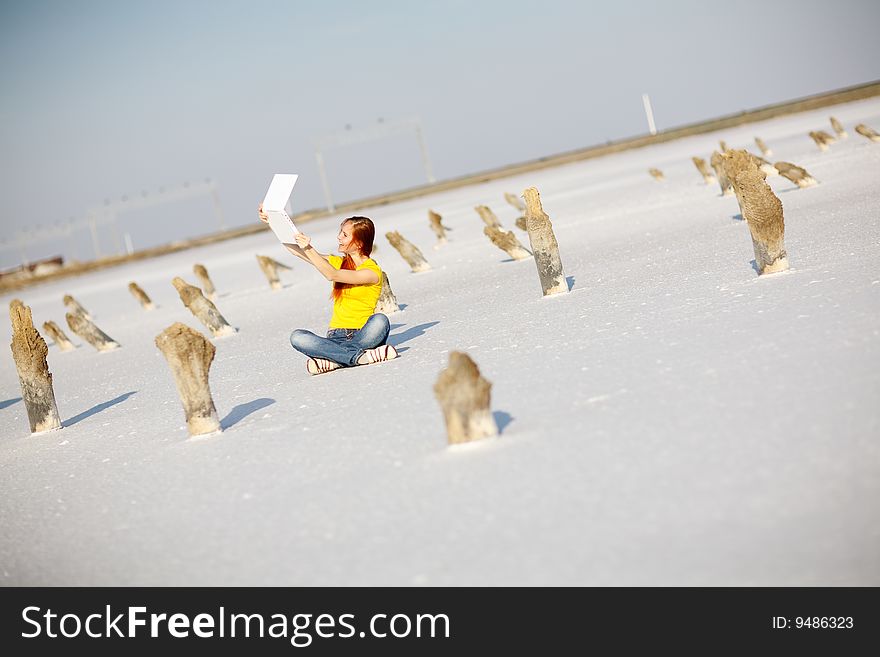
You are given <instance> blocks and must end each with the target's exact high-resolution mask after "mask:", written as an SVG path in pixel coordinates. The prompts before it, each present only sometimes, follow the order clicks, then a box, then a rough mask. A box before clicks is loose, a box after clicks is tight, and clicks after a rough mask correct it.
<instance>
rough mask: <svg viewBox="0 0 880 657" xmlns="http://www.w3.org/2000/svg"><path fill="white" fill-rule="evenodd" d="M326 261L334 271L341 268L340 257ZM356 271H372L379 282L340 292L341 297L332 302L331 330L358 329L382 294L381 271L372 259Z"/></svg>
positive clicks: (332, 256)
mask: <svg viewBox="0 0 880 657" xmlns="http://www.w3.org/2000/svg"><path fill="white" fill-rule="evenodd" d="M327 260H328V262H329V263H330V264H331V265H333V268H334V269H339V268H340V267H342V258H341V257H340V256H335V255H331V256H328V258H327ZM357 269H358V270H360V269H372V270H373V271H374V272H376V274H377V275H378V276H379V281H378V282H377V283H375V284H374V285H352V286H351V287H349V288H346V289H344V290H342V296H341V297H340V298H339V300H337V301H334V302H333V317H331V318H330V328H332V329H334V328H348V329H359V328H361V327H363V325H364V324H366V323H367V320H368V319H370V315H372V314H373V312H374V311H375V310H376V302H377V301H379V295H380V294H381V293H382V270H381V269H379V265H377V264H376V261H375V260H373V259H372V258H367V259H366V260H364V262H363V264H361V265H360V266H359V267H358V268H357Z"/></svg>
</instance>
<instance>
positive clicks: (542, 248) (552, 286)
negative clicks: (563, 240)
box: [523, 187, 568, 297]
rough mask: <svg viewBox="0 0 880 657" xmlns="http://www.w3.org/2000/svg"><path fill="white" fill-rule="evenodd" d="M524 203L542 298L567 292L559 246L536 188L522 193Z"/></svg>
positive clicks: (529, 188)
mask: <svg viewBox="0 0 880 657" xmlns="http://www.w3.org/2000/svg"><path fill="white" fill-rule="evenodd" d="M523 198H524V199H525V201H526V226H527V228H528V231H529V244H530V245H531V247H532V253H533V254H534V255H535V264H536V265H537V267H538V278H540V279H541V289H542V290H543V293H544V296H545V297H546V296H550V295H552V294H561V293H563V292H568V282H567V281H566V280H565V271H564V270H563V269H562V258H560V257H559V244H558V243H557V242H556V235H554V234H553V224H551V223H550V217H548V216H547V214H546V213H545V212H544V209H543V208H542V207H541V195H540V194H539V193H538V190H537V188H535V187H528V188H527V189H526V190H525V191H523Z"/></svg>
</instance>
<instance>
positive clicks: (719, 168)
mask: <svg viewBox="0 0 880 657" xmlns="http://www.w3.org/2000/svg"><path fill="white" fill-rule="evenodd" d="M709 164H710V165H711V167H712V168H713V169H714V170H715V176H716V177H717V178H718V185H719V186H720V187H721V195H722V196H732V195H733V186H732V185H731V184H730V181H729V180H728V179H727V175H726V174H725V173H724V157H723V156H722V155H721V153H719V152H718V151H712V157H711V158H710V159H709Z"/></svg>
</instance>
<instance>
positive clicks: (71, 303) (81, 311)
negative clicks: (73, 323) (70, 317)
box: [63, 294, 92, 321]
mask: <svg viewBox="0 0 880 657" xmlns="http://www.w3.org/2000/svg"><path fill="white" fill-rule="evenodd" d="M63 301H64V306H65V307H66V308H67V309H68V310H69V311H70V312H72V313H74V314H76V315H82V316H83V317H85V318H86V319H88V320H89V321H91V319H92V316H91V315H90V314H89V311H87V310H86V309H85V308H83V307H82V305H80V303H79V301H77V300H76V299H74V298H73V297H72V296H70V295H69V294H65V295H64V299H63Z"/></svg>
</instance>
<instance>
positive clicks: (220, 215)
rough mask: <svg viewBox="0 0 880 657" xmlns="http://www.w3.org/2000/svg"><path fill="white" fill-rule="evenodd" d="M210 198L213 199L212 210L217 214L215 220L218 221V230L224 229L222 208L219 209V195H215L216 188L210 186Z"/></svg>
mask: <svg viewBox="0 0 880 657" xmlns="http://www.w3.org/2000/svg"><path fill="white" fill-rule="evenodd" d="M211 198H212V199H213V201H214V212H215V213H216V215H217V221H218V222H219V223H220V230H226V222H225V221H224V220H223V210H221V209H220V197H219V196H218V195H217V188H216V187H212V189H211Z"/></svg>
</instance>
